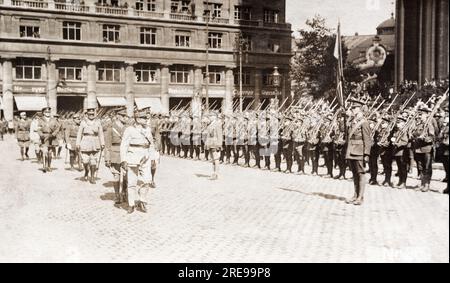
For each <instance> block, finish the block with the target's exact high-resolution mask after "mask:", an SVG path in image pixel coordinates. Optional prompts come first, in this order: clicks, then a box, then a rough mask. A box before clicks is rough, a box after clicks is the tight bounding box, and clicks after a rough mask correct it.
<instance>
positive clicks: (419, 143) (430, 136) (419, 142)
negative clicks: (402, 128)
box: [413, 123, 436, 153]
mask: <svg viewBox="0 0 450 283" xmlns="http://www.w3.org/2000/svg"><path fill="white" fill-rule="evenodd" d="M424 128H425V125H424V124H423V123H422V124H419V125H417V126H416V129H415V131H414V132H413V136H414V138H415V139H414V150H415V152H416V153H431V152H432V151H433V142H434V139H435V137H436V129H435V127H434V126H433V124H431V125H430V126H429V127H428V133H427V134H426V139H422V138H421V136H422V135H423V134H424Z"/></svg>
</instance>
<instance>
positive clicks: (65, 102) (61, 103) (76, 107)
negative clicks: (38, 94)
mask: <svg viewBox="0 0 450 283" xmlns="http://www.w3.org/2000/svg"><path fill="white" fill-rule="evenodd" d="M83 105H84V97H83V96H58V99H57V108H58V114H60V115H61V114H65V113H74V112H80V111H82V110H83Z"/></svg>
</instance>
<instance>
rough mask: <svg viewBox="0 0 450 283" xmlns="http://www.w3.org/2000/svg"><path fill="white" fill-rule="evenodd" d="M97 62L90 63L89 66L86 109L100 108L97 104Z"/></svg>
mask: <svg viewBox="0 0 450 283" xmlns="http://www.w3.org/2000/svg"><path fill="white" fill-rule="evenodd" d="M97 62H98V61H89V62H88V66H87V80H88V81H87V100H86V101H85V107H86V108H91V107H95V108H96V107H98V104H97Z"/></svg>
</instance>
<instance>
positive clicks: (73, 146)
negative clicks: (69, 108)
mask: <svg viewBox="0 0 450 283" xmlns="http://www.w3.org/2000/svg"><path fill="white" fill-rule="evenodd" d="M72 119H73V121H72V122H71V123H69V124H68V125H67V127H66V130H65V140H66V143H67V144H66V148H67V150H68V151H69V160H70V169H71V170H74V169H75V167H74V165H75V162H76V163H78V170H79V171H81V170H82V168H81V160H80V152H79V151H78V150H77V135H78V130H79V128H80V123H81V118H80V115H79V114H74V115H73V117H72Z"/></svg>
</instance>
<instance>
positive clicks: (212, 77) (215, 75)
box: [209, 67, 223, 85]
mask: <svg viewBox="0 0 450 283" xmlns="http://www.w3.org/2000/svg"><path fill="white" fill-rule="evenodd" d="M209 83H210V84H216V85H220V84H222V83H223V72H222V70H221V69H220V68H218V67H210V68H209Z"/></svg>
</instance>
